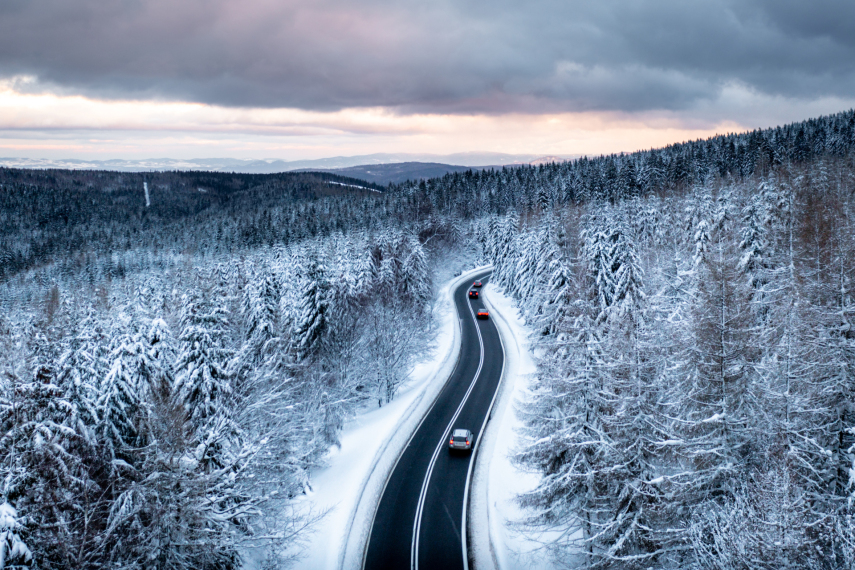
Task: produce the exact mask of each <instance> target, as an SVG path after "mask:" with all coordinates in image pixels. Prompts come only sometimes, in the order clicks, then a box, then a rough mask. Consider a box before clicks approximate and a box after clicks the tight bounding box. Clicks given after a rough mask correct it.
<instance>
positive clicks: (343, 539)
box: [296, 267, 488, 570]
mask: <svg viewBox="0 0 855 570" xmlns="http://www.w3.org/2000/svg"><path fill="white" fill-rule="evenodd" d="M485 269H488V267H481V268H478V269H474V270H472V271H468V272H466V273H464V274H462V275H460V276H459V277H456V278H454V279H452V280H450V281H448V282H446V283H445V285H444V286H443V287H442V289H441V291H440V295H439V298H438V301H437V304H436V307H435V309H434V310H435V311H436V316H437V321H438V323H439V330H438V332H437V339H438V343H437V347H436V349H435V352H434V355H433V358H430V359H428V360H426V361H425V362H423V363H421V364H419V365H418V366H417V367H416V368H415V370H413V373H412V374H411V375H410V380H409V381H408V382H407V383H406V384H404V385H403V386H402V387H401V389H400V390H399V392H398V396H397V397H396V398H395V399H394V400H393V401H392V402H390V403H389V404H387V405H386V406H383V407H382V408H379V409H375V410H372V411H370V412H367V413H365V414H361V415H359V416H358V417H356V418H355V419H353V420H352V421H350V422H348V424H347V425H345V428H344V431H343V432H342V434H341V438H340V440H341V449H337V448H333V449H332V450H331V452H330V456H329V460H328V466H327V467H325V468H324V469H320V470H318V471H316V472H314V473H312V474H311V484H312V489H313V492H312V493H311V494H310V495H309V496H308V497H306V499H305V500H306V502H308V503H310V504H311V506H312V508H313V509H314V510H316V511H327V515H326V516H325V517H324V518H323V519H322V520H321V521H320V522H319V523H318V524H317V525H315V526H314V527H313V530H312V535H311V536H309V537H308V539H307V542H308V544H307V548H306V550H305V556H304V558H302V559H300V560H299V561H298V563H297V564H296V567H297V568H306V569H311V570H319V569H338V568H343V569H351V568H352V569H356V568H361V566H362V555H363V552H364V550H365V546H366V541H367V540H368V535H369V532H370V526H371V523H372V521H373V518H374V512H375V510H376V507H377V504H378V502H379V500H380V495H381V494H382V492H383V487H384V486H385V484H386V480H387V479H388V477H389V474H390V473H391V471H392V469H393V468H394V465H395V462H396V461H397V459H398V456H399V455H400V453H401V450H402V449H403V447H404V446H405V445H406V443H407V441H408V440H409V438H410V435H411V434H412V432H413V431H414V430H415V429H416V427H417V426H418V423H419V422H420V421H421V418H422V416H424V414H425V412H426V411H427V410H428V408H429V407H430V406H431V404H433V402H434V400H435V399H436V397H437V396H438V395H439V392H440V390H441V389H442V387H443V386H444V385H445V382H446V380H448V378H449V376H450V375H451V372H452V370H453V369H454V365H455V364H456V363H457V357H458V354H459V352H460V334H461V333H460V323H459V320H458V318H457V312H456V310H455V308H454V300H453V297H452V296H453V293H454V290H455V289H456V288H457V287H458V286H460V285H461V284H462V283H465V282H466V281H468V280H472V279H474V278H475V276H476V275H477V274H478V273H479V272H483V271H484V270H485Z"/></svg>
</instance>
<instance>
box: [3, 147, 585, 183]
mask: <svg viewBox="0 0 855 570" xmlns="http://www.w3.org/2000/svg"><path fill="white" fill-rule="evenodd" d="M549 158H552V157H549ZM568 158H569V157H568ZM534 160H543V159H542V158H538V156H537V155H528V154H503V153H496V152H465V153H456V154H448V155H433V154H407V153H400V154H391V153H376V154H366V155H358V156H337V157H331V158H320V159H312V160H291V161H287V160H281V159H241V158H194V159H176V158H147V159H109V160H86V159H73V158H70V159H49V158H16V157H6V158H0V166H5V167H7V168H35V169H48V168H55V169H64V170H113V171H125V172H145V171H151V170H157V171H170V170H201V171H210V172H240V173H245V174H272V173H276V172H288V171H292V170H338V169H346V168H354V167H369V166H372V165H389V164H407V163H422V164H434V165H439V164H442V165H445V166H448V167H484V166H485V165H490V166H504V165H512V164H528V163H530V162H531V161H534ZM559 160H564V159H563V158H561V159H559ZM453 170H454V171H456V168H454V169H453ZM440 175H441V174H440ZM419 177H421V176H419Z"/></svg>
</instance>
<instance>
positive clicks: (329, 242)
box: [0, 111, 855, 569]
mask: <svg viewBox="0 0 855 570" xmlns="http://www.w3.org/2000/svg"><path fill="white" fill-rule="evenodd" d="M853 148H855V112H853V111H848V112H845V113H841V114H838V115H834V116H830V117H823V118H819V119H814V120H810V121H806V122H804V123H798V124H793V125H789V126H785V127H780V128H776V129H770V130H765V131H755V132H752V133H746V134H739V135H728V136H721V137H716V138H713V139H709V140H705V141H695V142H690V143H684V144H679V145H674V146H671V147H668V148H664V149H659V150H651V151H645V152H639V153H634V154H628V155H612V156H607V157H599V158H594V159H590V158H587V159H580V160H577V161H573V162H567V163H560V164H551V165H543V166H538V167H519V168H504V169H501V170H486V171H480V172H467V173H463V174H461V173H456V174H451V175H447V176H445V177H442V178H438V179H431V180H426V181H421V182H409V183H405V184H401V185H392V186H390V187H388V188H380V187H375V186H372V185H369V184H367V183H364V182H361V181H357V180H352V179H346V178H342V177H336V176H333V175H322V174H310V173H301V174H281V175H239V174H211V173H178V172H169V173H145V174H142V173H140V174H127V173H121V174H120V173H114V172H81V171H25V170H16V169H0V309H2V311H0V425H2V428H0V430H1V431H2V435H0V475H2V481H3V487H2V493H3V497H2V499H0V500H2V503H0V525H2V526H3V529H2V532H3V537H4V538H3V539H2V541H0V562H2V563H4V564H7V565H9V564H10V562H11V564H18V565H21V566H26V567H37V568H72V567H73V568H91V569H99V568H163V569H171V568H189V567H192V568H211V569H214V568H216V569H227V568H237V567H239V566H240V565H241V563H242V560H241V558H242V556H243V555H244V553H246V552H247V551H249V550H251V549H253V548H257V549H260V550H261V551H263V552H266V553H267V556H268V558H269V563H270V564H271V565H272V566H276V565H278V564H281V563H282V562H283V561H286V559H287V558H288V557H289V556H292V555H294V554H295V552H297V549H296V548H295V542H297V541H299V537H300V535H301V533H302V532H303V531H304V528H305V526H306V525H308V524H310V523H311V521H312V517H313V516H314V514H313V513H307V512H300V511H298V510H297V509H296V508H295V504H294V502H293V501H292V499H293V498H294V497H296V496H297V495H299V494H301V493H303V492H304V491H305V490H306V489H307V488H309V487H310V485H311V481H310V480H309V479H308V476H307V473H308V472H309V471H310V470H311V469H312V468H314V467H316V466H318V465H320V464H322V463H323V461H324V456H325V454H326V453H327V451H328V450H329V448H330V446H331V445H335V443H336V441H337V438H338V435H339V433H340V431H341V428H342V425H343V423H344V421H345V420H346V419H347V418H349V417H352V415H353V414H354V413H355V412H356V411H357V410H358V409H360V407H364V406H368V405H371V406H377V405H383V404H385V403H386V402H388V401H389V400H390V399H392V398H394V396H395V393H396V390H397V388H398V387H399V385H400V384H401V382H403V381H404V380H405V379H406V376H407V374H408V371H409V370H410V369H411V367H412V365H413V364H414V362H415V361H416V360H417V359H418V358H419V356H420V355H421V354H423V353H424V352H425V351H426V350H427V349H428V348H429V346H430V344H431V342H432V337H431V334H432V332H431V326H432V323H431V304H432V302H433V300H434V295H435V288H434V286H433V285H434V279H435V275H436V271H437V268H438V267H440V266H442V265H443V264H447V263H446V262H447V260H448V259H449V256H455V255H457V254H458V253H459V252H462V251H468V250H471V249H473V248H475V249H478V250H479V251H480V252H481V255H482V256H483V259H484V260H485V261H487V262H490V263H493V264H494V266H495V278H496V280H497V281H498V283H499V284H500V285H501V286H503V287H505V289H506V290H507V291H508V292H509V293H510V294H511V295H513V296H514V297H516V298H517V299H518V301H519V304H520V307H521V308H522V310H523V312H524V314H525V316H526V318H527V320H528V321H529V323H530V324H532V326H533V327H534V328H535V330H536V331H537V337H536V343H535V346H536V347H537V350H538V353H539V354H540V355H541V358H540V371H539V374H538V377H537V379H536V380H535V384H534V389H533V391H532V393H531V397H530V399H529V400H528V401H526V402H524V403H523V404H521V405H520V409H519V411H520V413H521V414H523V415H524V417H525V418H526V422H527V426H528V431H527V432H526V434H524V445H523V447H522V448H521V449H520V450H519V454H518V456H517V460H518V462H519V463H520V465H522V466H525V467H526V468H529V469H532V470H535V471H537V472H538V473H540V474H541V475H542V481H541V484H540V486H539V487H538V488H537V489H536V490H534V491H533V492H532V493H531V494H529V495H526V496H524V497H521V502H522V503H523V504H524V505H525V506H526V507H528V509H529V510H528V512H529V513H530V517H529V518H528V519H527V520H526V521H522V522H521V524H523V525H524V526H525V527H528V528H531V529H534V530H536V531H540V530H550V531H552V533H551V534H549V535H548V536H558V537H559V538H558V539H557V540H555V541H554V542H553V543H552V545H551V546H552V547H553V548H554V552H555V555H556V556H557V557H558V558H559V559H561V560H563V561H565V562H567V563H568V564H574V565H583V566H589V567H597V568H692V567H694V568H722V569H724V568H746V567H752V568H757V567H768V568H773V567H781V566H784V567H805V568H810V567H815V568H834V567H850V566H852V564H853V563H855V527H853V518H852V517H853V509H855V488H854V487H853V482H852V481H850V471H851V470H852V469H855V466H853V449H852V445H853V443H855V437H853V431H852V430H853V429H855V409H853V396H855V394H853V388H855V331H853V329H852V324H853V319H855V304H853V298H852V280H853V278H855V251H853V250H855V223H853V222H855V220H853V216H855V205H853V201H855V195H853V190H855V165H853V158H855V155H853ZM144 183H145V187H147V189H148V193H147V194H148V197H147V194H146V192H144ZM147 199H148V200H150V203H151V205H150V206H147V205H146V200H147Z"/></svg>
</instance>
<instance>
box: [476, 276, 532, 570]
mask: <svg viewBox="0 0 855 570" xmlns="http://www.w3.org/2000/svg"><path fill="white" fill-rule="evenodd" d="M491 283H492V284H493V286H494V287H498V286H497V285H496V284H495V283H493V282H491ZM482 299H483V301H484V304H485V305H487V307H488V310H489V311H490V313H491V316H492V315H496V316H497V317H498V319H497V321H500V322H501V325H502V326H499V324H498V323H497V325H496V329H497V330H498V332H499V340H500V341H501V343H502V352H503V355H504V359H503V361H502V376H501V379H500V380H499V386H497V387H496V393H495V395H494V396H493V402H492V403H491V404H490V410H489V411H488V413H487V417H486V418H485V420H484V434H483V435H482V437H481V438H480V439H486V438H487V437H488V433H487V432H488V430H487V428H488V427H490V425H491V424H490V423H489V422H490V420H491V419H492V415H493V411H494V410H493V407H494V405H495V404H496V403H497V402H499V403H500V408H502V409H501V411H504V410H505V408H506V407H507V406H509V405H510V404H511V401H510V400H507V401H504V400H505V394H504V393H503V390H505V389H506V388H507V387H508V382H507V378H508V377H510V376H511V375H512V374H516V373H518V370H517V368H518V366H519V362H518V361H519V354H520V351H521V350H522V347H521V346H520V343H519V342H518V340H517V338H516V337H515V336H514V335H513V334H511V333H510V331H511V327H510V325H509V324H508V318H507V316H505V315H503V314H502V313H501V312H499V311H498V310H497V309H496V307H495V305H493V304H492V303H491V302H490V299H489V295H484V296H483V297H482ZM506 336H508V337H509V339H510V340H513V343H512V346H510V345H509V344H506V342H505V341H506V340H508V339H506ZM509 348H512V349H515V350H516V353H517V355H516V357H515V358H514V360H513V362H511V363H509V359H508V349H509ZM510 394H511V392H508V395H510ZM492 443H493V444H495V442H492ZM476 445H480V440H479V442H478V443H477V444H476ZM473 464H474V461H473ZM471 466H472V464H470V467H471ZM489 467H490V464H489V462H488V463H487V464H483V465H482V464H479V465H476V466H475V468H474V469H475V477H474V478H473V485H472V486H473V489H472V496H475V497H477V496H478V495H479V494H483V495H484V496H485V500H484V501H482V502H483V503H484V504H483V507H484V508H485V509H486V510H487V513H486V514H487V516H486V517H484V518H485V520H487V521H488V525H487V528H486V529H485V532H486V536H487V543H488V544H487V550H489V552H490V561H491V562H492V567H493V568H494V569H495V570H499V569H500V568H501V565H500V563H499V559H498V556H497V554H496V547H495V541H494V537H493V532H492V524H489V520H490V506H489V504H488V503H489V498H488V491H489ZM467 486H468V480H467ZM481 486H483V487H484V488H483V489H481ZM468 500H469V501H472V498H471V497H468ZM474 502H475V503H476V504H477V503H478V501H477V499H476V500H475V501H474ZM470 507H472V503H471V502H469V503H467V504H466V510H467V511H468V510H469V509H470ZM474 518H475V517H472V516H470V517H469V520H470V521H471V520H473V519H474ZM467 532H468V529H467ZM475 536H478V535H475ZM475 542H476V541H473V551H472V553H471V554H472V559H473V561H474V562H475V564H474V566H475V568H476V569H478V570H482V566H483V562H484V560H483V558H482V559H478V558H477V557H476V553H477V552H478V551H479V549H478V548H476V547H475ZM483 549H484V547H483V545H482V546H481V548H480V550H483ZM479 560H480V562H481V565H480V566H479V564H478V562H479Z"/></svg>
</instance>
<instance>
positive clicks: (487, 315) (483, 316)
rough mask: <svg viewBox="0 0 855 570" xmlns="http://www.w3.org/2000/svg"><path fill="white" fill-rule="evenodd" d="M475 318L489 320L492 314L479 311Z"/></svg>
mask: <svg viewBox="0 0 855 570" xmlns="http://www.w3.org/2000/svg"><path fill="white" fill-rule="evenodd" d="M475 316H476V317H478V318H479V319H489V318H490V313H488V312H487V311H484V310H481V311H478V312H477V313H475Z"/></svg>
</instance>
